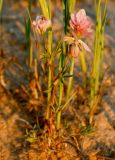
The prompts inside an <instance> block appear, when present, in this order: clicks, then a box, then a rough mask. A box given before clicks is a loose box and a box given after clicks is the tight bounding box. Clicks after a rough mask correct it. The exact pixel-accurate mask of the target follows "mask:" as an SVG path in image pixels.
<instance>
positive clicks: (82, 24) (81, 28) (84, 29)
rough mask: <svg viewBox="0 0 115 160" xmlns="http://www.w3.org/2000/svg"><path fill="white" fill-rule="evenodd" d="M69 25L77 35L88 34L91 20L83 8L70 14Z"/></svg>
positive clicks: (83, 35)
mask: <svg viewBox="0 0 115 160" xmlns="http://www.w3.org/2000/svg"><path fill="white" fill-rule="evenodd" d="M69 23H70V27H71V28H72V30H73V31H74V33H75V34H76V35H77V36H78V37H85V36H89V35H90V34H91V33H92V29H91V27H92V21H91V19H90V18H89V17H88V16H87V15H86V12H85V10H84V9H81V10H80V11H79V12H78V13H75V14H71V19H70V22H69Z"/></svg>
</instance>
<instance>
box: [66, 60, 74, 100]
mask: <svg viewBox="0 0 115 160" xmlns="http://www.w3.org/2000/svg"><path fill="white" fill-rule="evenodd" d="M73 71H74V58H73V57H72V59H71V66H70V75H72V77H70V78H69V83H68V88H67V97H66V100H68V98H69V96H70V92H71V88H72V83H73Z"/></svg>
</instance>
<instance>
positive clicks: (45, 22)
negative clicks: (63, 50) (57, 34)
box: [32, 16, 51, 34]
mask: <svg viewBox="0 0 115 160" xmlns="http://www.w3.org/2000/svg"><path fill="white" fill-rule="evenodd" d="M32 24H33V26H34V28H35V30H36V31H38V32H39V33H40V34H43V33H44V32H46V30H47V29H48V28H50V27H51V20H49V19H47V18H45V17H44V16H37V17H36V20H34V21H33V22H32Z"/></svg>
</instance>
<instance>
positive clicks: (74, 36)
mask: <svg viewBox="0 0 115 160" xmlns="http://www.w3.org/2000/svg"><path fill="white" fill-rule="evenodd" d="M32 24H33V26H34V28H35V30H36V31H37V32H39V33H40V34H43V33H44V32H46V30H47V29H48V28H50V27H51V20H49V19H47V18H45V17H44V16H37V17H36V20H34V21H33V22H32ZM69 24H70V31H71V36H66V37H65V38H64V41H66V42H67V43H68V44H69V54H70V55H71V56H72V57H74V58H76V57H78V55H79V54H80V52H81V51H83V50H86V51H87V52H90V49H89V47H88V46H87V44H86V43H84V42H83V41H82V40H81V38H85V37H87V36H89V35H91V33H92V21H91V19H90V18H89V17H88V16H87V15H86V12H85V10H84V9H81V10H80V11H79V12H78V13H74V14H71V19H70V21H69Z"/></svg>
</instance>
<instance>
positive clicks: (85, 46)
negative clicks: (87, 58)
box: [78, 40, 91, 52]
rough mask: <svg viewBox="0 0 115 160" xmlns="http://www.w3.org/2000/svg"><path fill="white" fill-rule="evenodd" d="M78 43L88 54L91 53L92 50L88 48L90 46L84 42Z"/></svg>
mask: <svg viewBox="0 0 115 160" xmlns="http://www.w3.org/2000/svg"><path fill="white" fill-rule="evenodd" d="M78 42H79V43H80V44H81V45H82V46H83V48H84V49H85V50H86V51H87V52H91V49H90V48H89V47H88V45H87V44H86V43H84V42H83V41H82V40H78Z"/></svg>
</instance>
